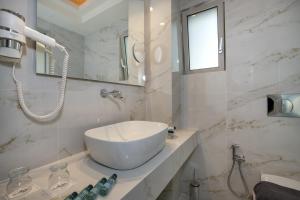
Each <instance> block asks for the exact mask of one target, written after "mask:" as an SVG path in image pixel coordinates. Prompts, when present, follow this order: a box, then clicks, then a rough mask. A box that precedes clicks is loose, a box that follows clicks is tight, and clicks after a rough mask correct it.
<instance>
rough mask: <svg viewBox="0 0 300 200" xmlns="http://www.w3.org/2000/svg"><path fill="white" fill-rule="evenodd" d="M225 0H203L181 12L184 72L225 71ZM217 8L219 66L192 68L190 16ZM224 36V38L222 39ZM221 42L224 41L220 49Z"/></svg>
mask: <svg viewBox="0 0 300 200" xmlns="http://www.w3.org/2000/svg"><path fill="white" fill-rule="evenodd" d="M224 7H225V5H224V0H214V1H208V2H203V3H201V4H198V5H196V6H193V7H191V8H188V9H185V10H183V11H182V12H181V24H182V31H181V32H182V46H183V72H184V74H192V73H199V72H208V71H225V70H226V67H225V46H226V45H225V44H226V43H225V20H224V19H225V16H224V14H225V12H224ZM212 8H217V15H218V16H217V18H218V19H217V20H218V51H220V50H221V51H222V52H221V53H220V52H218V67H210V68H204V69H194V70H191V69H190V53H189V34H188V17H189V16H191V15H194V14H197V13H201V12H203V11H206V10H209V9H212ZM221 38H222V39H221ZM221 40H222V41H221ZM220 42H222V45H221V47H222V48H221V49H220Z"/></svg>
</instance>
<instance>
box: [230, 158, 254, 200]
mask: <svg viewBox="0 0 300 200" xmlns="http://www.w3.org/2000/svg"><path fill="white" fill-rule="evenodd" d="M235 162H236V161H235V160H233V163H232V166H231V169H230V171H229V175H228V177H227V186H228V188H229V190H230V191H231V192H232V194H233V195H234V196H236V197H237V198H249V197H250V193H249V188H248V185H247V182H246V180H245V176H244V174H243V171H242V166H241V164H242V162H241V161H237V162H238V165H239V172H240V176H241V179H242V182H243V186H244V189H245V193H246V194H238V193H237V192H235V191H234V190H233V189H232V186H231V176H232V173H233V169H234V166H235Z"/></svg>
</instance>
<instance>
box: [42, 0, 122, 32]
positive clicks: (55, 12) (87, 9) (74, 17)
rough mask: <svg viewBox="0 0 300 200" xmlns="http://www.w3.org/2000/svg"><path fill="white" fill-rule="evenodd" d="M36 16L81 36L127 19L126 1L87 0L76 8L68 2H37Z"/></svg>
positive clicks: (44, 0)
mask: <svg viewBox="0 0 300 200" xmlns="http://www.w3.org/2000/svg"><path fill="white" fill-rule="evenodd" d="M37 16H38V17H39V18H41V19H43V20H46V21H48V22H50V23H53V24H56V25H58V26H61V27H63V28H66V29H68V30H70V31H74V32H76V33H79V34H81V35H86V34H89V33H92V32H94V31H96V30H97V29H99V28H100V27H102V26H105V25H107V24H111V23H114V22H115V21H118V20H119V19H127V18H128V0H87V1H86V2H85V3H83V4H82V5H81V6H77V5H75V4H74V3H72V2H71V1H69V0H51V1H49V0H37Z"/></svg>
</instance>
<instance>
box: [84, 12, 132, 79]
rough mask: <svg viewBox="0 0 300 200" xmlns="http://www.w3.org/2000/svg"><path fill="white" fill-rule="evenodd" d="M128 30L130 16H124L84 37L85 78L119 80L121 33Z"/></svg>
mask: <svg viewBox="0 0 300 200" xmlns="http://www.w3.org/2000/svg"><path fill="white" fill-rule="evenodd" d="M127 31H128V18H124V19H118V21H116V22H114V23H113V24H108V25H106V26H102V27H101V28H99V30H98V31H96V32H93V33H91V34H89V35H86V36H85V37H84V43H85V48H84V52H85V53H84V55H85V56H84V78H88V79H93V80H102V81H112V80H115V81H119V76H120V72H121V70H120V35H121V34H123V33H124V32H127Z"/></svg>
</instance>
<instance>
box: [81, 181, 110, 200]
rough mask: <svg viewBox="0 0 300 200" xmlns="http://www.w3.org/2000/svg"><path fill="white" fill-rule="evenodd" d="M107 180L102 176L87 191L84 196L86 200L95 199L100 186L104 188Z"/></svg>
mask: <svg viewBox="0 0 300 200" xmlns="http://www.w3.org/2000/svg"><path fill="white" fill-rule="evenodd" d="M106 182H107V179H106V178H102V179H101V180H100V181H99V182H98V183H97V184H96V185H95V186H94V188H93V189H92V190H91V191H90V192H89V193H88V195H87V196H86V200H95V199H96V198H97V196H98V195H99V192H100V190H101V189H102V188H104V187H105V186H104V184H105V183H106Z"/></svg>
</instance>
